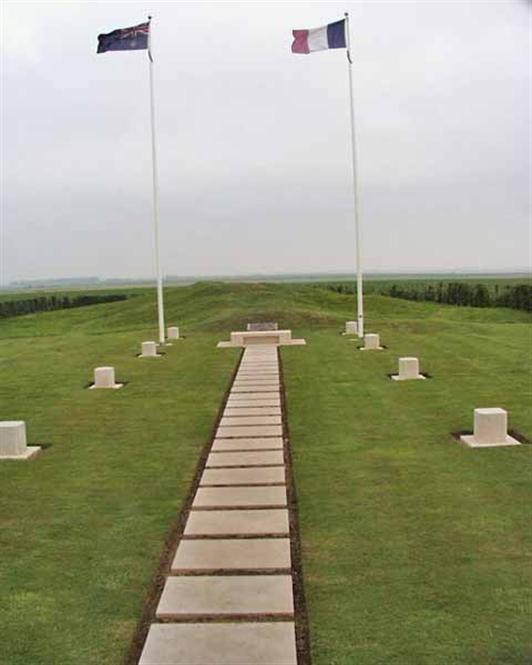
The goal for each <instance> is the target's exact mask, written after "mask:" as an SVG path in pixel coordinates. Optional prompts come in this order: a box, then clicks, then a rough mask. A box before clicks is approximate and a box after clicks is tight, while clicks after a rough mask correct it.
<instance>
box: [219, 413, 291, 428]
mask: <svg viewBox="0 0 532 665" xmlns="http://www.w3.org/2000/svg"><path fill="white" fill-rule="evenodd" d="M281 424H282V420H281V416H240V417H236V418H231V417H230V416H224V417H223V418H222V419H221V420H220V427H242V426H247V425H281Z"/></svg>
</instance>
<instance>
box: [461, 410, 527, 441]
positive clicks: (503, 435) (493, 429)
mask: <svg viewBox="0 0 532 665" xmlns="http://www.w3.org/2000/svg"><path fill="white" fill-rule="evenodd" d="M507 428H508V413H507V412H506V411H505V410H504V409H499V408H494V409H475V415H474V432H473V436H471V435H464V436H461V437H460V439H461V440H462V441H463V442H464V443H465V444H467V445H468V446H470V447H471V448H482V447H485V448H486V447H488V448H489V447H492V448H493V447H496V446H519V445H521V444H520V442H519V441H517V439H514V438H513V437H511V436H509V435H508V433H507Z"/></svg>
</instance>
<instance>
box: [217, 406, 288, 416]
mask: <svg viewBox="0 0 532 665" xmlns="http://www.w3.org/2000/svg"><path fill="white" fill-rule="evenodd" d="M223 415H224V418H245V417H246V416H281V415H282V411H281V407H280V406H255V407H253V406H249V407H247V408H242V409H236V408H233V407H230V406H226V408H225V410H224V414H223Z"/></svg>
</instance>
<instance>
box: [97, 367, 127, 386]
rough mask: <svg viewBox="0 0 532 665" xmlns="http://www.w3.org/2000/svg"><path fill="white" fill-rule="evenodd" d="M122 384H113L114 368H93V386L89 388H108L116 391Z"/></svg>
mask: <svg viewBox="0 0 532 665" xmlns="http://www.w3.org/2000/svg"><path fill="white" fill-rule="evenodd" d="M122 385H123V384H122V383H116V382H115V368H114V367H95V368H94V384H93V385H92V386H91V388H96V389H99V388H108V389H115V390H116V389H117V388H121V387H122Z"/></svg>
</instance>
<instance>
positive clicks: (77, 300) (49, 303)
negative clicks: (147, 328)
mask: <svg viewBox="0 0 532 665" xmlns="http://www.w3.org/2000/svg"><path fill="white" fill-rule="evenodd" d="M127 298H128V295H126V294H125V293H108V294H91V295H81V296H66V295H57V296H39V297H38V298H25V299H23V300H4V301H3V302H0V318H7V317H10V316H21V315H23V314H34V313H36V312H51V311H53V310H56V309H71V308H74V307H86V306H87V305H99V304H101V303H106V302H117V301H119V300H127Z"/></svg>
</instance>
